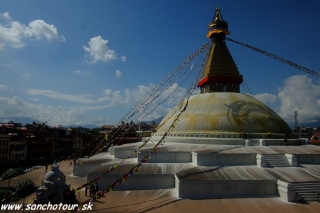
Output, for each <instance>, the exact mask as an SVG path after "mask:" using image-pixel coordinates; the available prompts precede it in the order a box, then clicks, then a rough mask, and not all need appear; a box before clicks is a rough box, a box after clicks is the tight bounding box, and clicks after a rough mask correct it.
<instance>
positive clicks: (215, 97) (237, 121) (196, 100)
mask: <svg viewBox="0 0 320 213" xmlns="http://www.w3.org/2000/svg"><path fill="white" fill-rule="evenodd" d="M184 105H185V101H184V103H183V104H182V107H181V108H180V109H179V107H180V106H179V105H177V106H176V107H175V108H174V109H173V110H172V111H171V112H170V113H168V115H167V116H166V117H165V118H164V119H163V120H162V122H161V123H160V125H159V126H160V128H159V129H158V131H157V133H164V132H166V131H168V129H169V128H170V126H171V125H172V123H173V121H174V120H175V118H176V117H177V115H178V114H179V113H180V112H181V110H182V109H183V107H184ZM163 123H164V124H163ZM242 131H245V132H246V133H268V132H272V133H281V134H284V133H290V132H291V130H290V128H289V126H288V125H287V123H286V122H285V121H284V120H283V119H282V118H281V117H280V116H279V115H277V114H276V113H275V112H274V111H273V110H272V109H270V108H269V107H268V106H266V105H265V104H263V103H262V102H260V101H258V100H257V99H255V98H253V97H251V96H249V95H245V94H241V93H229V92H219V93H204V94H199V95H194V96H191V97H190V98H189V101H188V106H187V108H186V111H184V112H182V114H181V115H180V117H179V119H178V121H176V123H175V124H174V128H173V130H172V131H170V132H171V133H200V132H203V133H211V132H212V133H215V132H229V133H231V132H234V133H235V132H242Z"/></svg>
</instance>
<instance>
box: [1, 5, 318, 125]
mask: <svg viewBox="0 0 320 213" xmlns="http://www.w3.org/2000/svg"><path fill="white" fill-rule="evenodd" d="M216 6H219V7H220V8H221V11H222V15H223V18H224V20H226V21H227V22H228V23H229V30H230V32H231V35H230V36H229V37H230V38H233V39H236V40H238V41H242V42H245V43H248V44H250V45H253V46H256V47H258V48H261V49H263V50H265V51H268V52H270V53H273V54H275V55H279V56H281V57H283V58H285V59H288V60H291V61H293V62H295V63H297V64H300V65H302V66H305V67H307V68H309V69H312V70H314V71H317V72H319V71H320V60H319V52H320V42H319V38H320V29H319V27H318V26H319V24H320V13H319V12H318V11H319V9H320V2H319V1H315V0H314V1H312V0H308V1H306V2H304V3H302V2H301V1H296V0H294V1H276V0H269V1H254V0H248V1H241V2H240V1H236V0H233V1H231V0H230V1H213V0H201V1H195V0H175V1H169V0H153V1H147V0H136V1H125V0H117V1H111V0H108V1H92V0H90V1H89V0H88V1H79V0H77V1H75V0H68V1H65V0H56V1H42V0H33V1H22V0H20V1H18V0H11V1H3V0H2V1H1V10H0V14H1V17H0V76H1V77H0V117H13V116H25V117H28V116H30V117H32V118H34V119H37V120H39V121H47V122H48V124H49V125H71V124H78V125H84V124H89V123H92V124H96V125H102V124H116V123H117V122H118V121H119V120H120V119H121V117H122V116H123V115H124V114H125V113H126V112H128V111H129V110H130V109H131V107H132V106H133V105H134V104H135V102H136V101H137V100H139V98H140V97H142V96H143V95H144V94H145V93H146V92H147V91H148V90H149V89H150V88H151V87H152V86H153V85H155V84H157V83H158V82H160V81H161V79H162V78H163V77H164V76H166V75H167V74H168V73H170V72H171V71H172V70H173V69H174V68H175V67H177V66H178V65H179V64H180V63H181V62H182V61H183V60H184V59H185V58H187V57H188V56H189V55H190V54H192V53H193V52H194V51H195V50H197V49H198V48H200V47H201V46H202V45H204V44H205V43H206V42H207V41H208V38H206V34H207V31H208V28H207V27H208V24H209V22H210V21H211V20H212V18H213V15H214V10H215V8H216ZM227 46H228V47H229V50H230V51H231V54H232V55H233V58H234V60H235V62H236V64H237V66H238V68H239V71H240V73H241V74H243V75H244V80H245V81H246V83H247V85H248V86H249V88H250V90H251V92H252V94H253V95H254V96H255V97H256V98H257V99H259V100H261V101H262V102H264V103H265V104H267V105H268V106H270V107H271V108H272V109H274V111H275V112H277V113H278V114H279V115H280V116H282V117H283V118H284V119H285V120H286V121H287V122H293V111H295V110H297V111H298V113H299V121H300V123H301V124H303V122H309V121H316V120H317V119H319V118H320V84H319V79H318V78H316V77H314V76H312V75H307V74H306V73H304V72H302V71H300V70H297V69H295V68H292V67H290V66H288V65H286V64H282V63H281V62H278V61H276V60H274V59H271V58H268V57H266V56H264V55H262V54H260V53H256V52H254V51H252V50H249V49H246V48H245V47H242V46H239V45H237V44H234V43H231V42H229V41H227ZM187 88H188V85H187V84H186V85H184V86H182V88H181V89H179V90H178V91H177V92H178V93H177V94H176V95H175V96H174V97H173V99H172V100H175V101H172V100H171V102H170V101H169V102H168V103H167V104H165V105H164V106H161V107H159V108H157V109H156V110H155V111H154V112H153V113H152V114H150V115H149V116H148V117H146V119H145V120H152V119H155V118H157V117H160V116H164V115H166V114H167V113H168V111H169V110H170V109H171V108H172V107H174V105H175V104H176V103H177V101H178V99H179V98H182V97H183V94H184V92H185V91H186V89H187ZM242 92H243V93H244V91H243V90H242Z"/></svg>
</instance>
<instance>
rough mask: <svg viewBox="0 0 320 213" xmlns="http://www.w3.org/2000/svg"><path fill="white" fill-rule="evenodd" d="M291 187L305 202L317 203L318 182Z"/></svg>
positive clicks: (319, 189)
mask: <svg viewBox="0 0 320 213" xmlns="http://www.w3.org/2000/svg"><path fill="white" fill-rule="evenodd" d="M293 186H294V190H295V191H296V192H297V193H298V194H299V195H300V196H301V197H302V198H303V199H304V200H305V201H318V194H319V192H320V182H309V183H308V182H307V183H293Z"/></svg>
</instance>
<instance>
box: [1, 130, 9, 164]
mask: <svg viewBox="0 0 320 213" xmlns="http://www.w3.org/2000/svg"><path fill="white" fill-rule="evenodd" d="M10 138H11V136H9V135H6V134H0V160H9V144H10Z"/></svg>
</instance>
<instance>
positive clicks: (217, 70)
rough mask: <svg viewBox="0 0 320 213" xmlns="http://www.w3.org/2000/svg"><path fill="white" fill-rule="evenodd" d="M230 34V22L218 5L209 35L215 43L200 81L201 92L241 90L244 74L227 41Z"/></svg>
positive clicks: (210, 25)
mask: <svg viewBox="0 0 320 213" xmlns="http://www.w3.org/2000/svg"><path fill="white" fill-rule="evenodd" d="M229 34H230V32H229V30H228V23H227V22H226V21H224V20H223V18H222V15H221V11H220V9H219V8H218V7H217V9H216V13H215V15H214V18H213V20H212V22H211V23H210V24H209V33H208V35H207V37H209V38H210V39H211V40H212V43H213V45H212V48H211V50H210V55H209V58H208V61H207V64H206V66H205V68H204V70H203V73H202V78H201V80H200V81H199V83H198V87H200V88H201V90H200V91H201V93H209V92H238V93H239V92H240V84H241V83H242V75H240V74H239V71H238V68H237V66H236V63H235V62H234V60H233V58H232V56H231V54H230V51H229V50H228V47H227V45H226V43H225V36H226V35H229Z"/></svg>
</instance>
